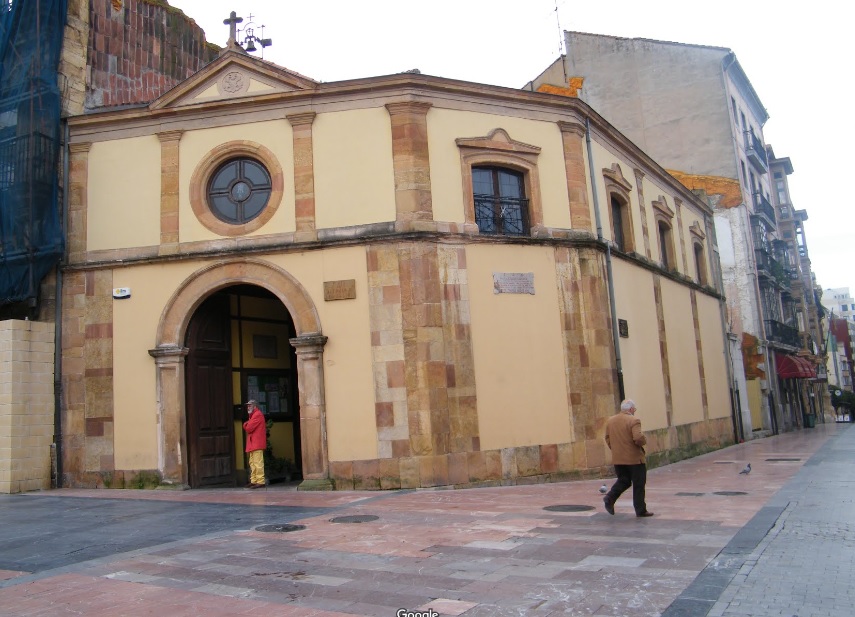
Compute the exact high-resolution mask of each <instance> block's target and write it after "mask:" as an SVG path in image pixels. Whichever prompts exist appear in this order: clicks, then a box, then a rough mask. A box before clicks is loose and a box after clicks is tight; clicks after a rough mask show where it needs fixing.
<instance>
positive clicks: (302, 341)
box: [290, 334, 332, 488]
mask: <svg viewBox="0 0 855 617" xmlns="http://www.w3.org/2000/svg"><path fill="white" fill-rule="evenodd" d="M290 342H291V344H292V345H293V346H294V349H295V350H296V352H297V374H298V375H299V379H298V380H297V382H298V387H299V391H300V392H299V393H300V440H301V441H300V443H301V445H302V454H303V480H304V483H305V484H307V487H308V486H311V488H319V487H320V485H321V484H328V485H329V486H330V487H331V486H332V484H331V483H330V480H329V478H330V472H329V456H328V454H327V424H326V399H325V396H324V369H323V360H324V345H326V343H327V337H326V336H323V335H320V334H309V335H304V336H298V337H296V338H292V339H290Z"/></svg>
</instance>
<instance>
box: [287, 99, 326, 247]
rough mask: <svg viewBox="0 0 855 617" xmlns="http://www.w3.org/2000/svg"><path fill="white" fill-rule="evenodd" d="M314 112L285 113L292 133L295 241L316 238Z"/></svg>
mask: <svg viewBox="0 0 855 617" xmlns="http://www.w3.org/2000/svg"><path fill="white" fill-rule="evenodd" d="M315 116H316V114H315V112H313V111H310V112H306V113H301V114H290V115H288V116H285V117H286V118H287V119H288V122H290V123H291V127H292V128H293V133H294V196H295V199H296V202H295V210H296V212H295V219H296V224H297V230H296V233H295V235H294V239H295V240H296V241H313V240H317V239H318V234H317V231H316V230H315V166H314V147H313V145H312V143H313V142H312V123H313V122H314V121H315Z"/></svg>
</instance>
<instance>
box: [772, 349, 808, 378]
mask: <svg viewBox="0 0 855 617" xmlns="http://www.w3.org/2000/svg"><path fill="white" fill-rule="evenodd" d="M775 359H776V360H777V363H778V377H780V378H781V379H791V378H793V377H795V378H796V379H815V378H816V371H815V370H814V368H813V365H812V364H811V363H810V362H808V361H807V360H805V359H804V358H800V357H798V356H785V355H784V354H780V353H779V354H775Z"/></svg>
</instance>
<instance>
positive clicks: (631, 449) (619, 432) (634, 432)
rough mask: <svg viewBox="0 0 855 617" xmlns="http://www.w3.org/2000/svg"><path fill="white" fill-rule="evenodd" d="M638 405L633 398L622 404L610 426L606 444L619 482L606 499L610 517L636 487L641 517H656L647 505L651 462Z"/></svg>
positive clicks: (635, 501) (634, 500) (634, 494)
mask: <svg viewBox="0 0 855 617" xmlns="http://www.w3.org/2000/svg"><path fill="white" fill-rule="evenodd" d="M635 410H636V407H635V403H634V402H633V401H631V400H630V399H627V400H625V401H624V402H623V403H621V404H620V413H619V414H616V415H614V416H612V417H611V418H609V420H608V422H607V423H606V445H607V446H608V447H609V450H611V451H612V464H614V466H615V474H617V480H616V481H615V483H614V484H613V485H612V488H611V490H609V492H608V493H606V496H605V497H603V503H604V504H605V506H606V511H607V512H608V513H609V514H614V513H615V502H616V501H617V499H618V497H620V496H621V494H622V493H623V492H624V491H625V490H626V489H628V488H629V487H630V485H631V486H632V505H633V506H634V507H635V515H636V516H637V517H639V518H643V517H647V516H653V512H649V511H648V510H647V504H646V503H645V502H644V485H645V484H646V483H647V461H646V459H645V458H644V445H645V444H646V443H647V439H646V438H645V437H644V433H642V432H641V420H639V419H638V418H636V417H635Z"/></svg>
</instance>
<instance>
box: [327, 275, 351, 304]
mask: <svg viewBox="0 0 855 617" xmlns="http://www.w3.org/2000/svg"><path fill="white" fill-rule="evenodd" d="M355 297H356V279H347V280H346V281H324V300H326V301H327V302H331V301H332V300H353V299H354V298H355Z"/></svg>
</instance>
